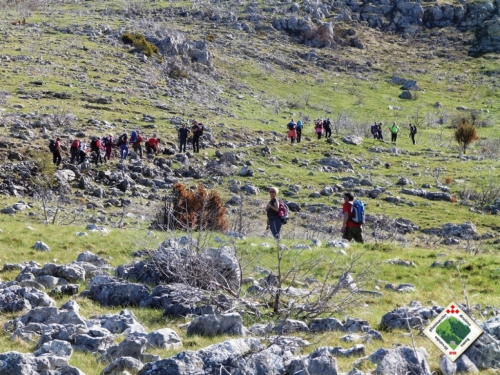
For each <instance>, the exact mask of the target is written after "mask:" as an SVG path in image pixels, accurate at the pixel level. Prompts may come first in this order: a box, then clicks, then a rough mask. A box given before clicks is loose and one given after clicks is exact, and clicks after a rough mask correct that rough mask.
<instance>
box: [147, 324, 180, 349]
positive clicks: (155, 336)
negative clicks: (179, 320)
mask: <svg viewBox="0 0 500 375" xmlns="http://www.w3.org/2000/svg"><path fill="white" fill-rule="evenodd" d="M146 339H147V341H148V346H149V347H153V348H160V349H177V348H180V347H182V340H181V338H180V337H179V335H178V334H177V332H175V331H174V330H173V329H170V328H162V329H157V330H156V331H153V332H151V333H149V334H148V335H147V336H146Z"/></svg>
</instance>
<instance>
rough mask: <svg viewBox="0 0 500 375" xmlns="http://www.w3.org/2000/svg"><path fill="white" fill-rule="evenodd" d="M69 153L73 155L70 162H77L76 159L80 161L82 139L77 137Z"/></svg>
mask: <svg viewBox="0 0 500 375" xmlns="http://www.w3.org/2000/svg"><path fill="white" fill-rule="evenodd" d="M69 153H70V155H71V159H70V163H71V164H75V161H78V160H79V156H80V140H79V139H78V138H75V139H74V140H73V143H71V147H70V148H69Z"/></svg>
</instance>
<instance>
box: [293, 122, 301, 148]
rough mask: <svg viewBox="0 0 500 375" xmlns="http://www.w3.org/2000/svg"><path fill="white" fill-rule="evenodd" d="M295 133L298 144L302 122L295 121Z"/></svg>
mask: <svg viewBox="0 0 500 375" xmlns="http://www.w3.org/2000/svg"><path fill="white" fill-rule="evenodd" d="M295 131H296V132H297V143H300V139H301V138H302V120H299V121H297V126H296V127H295Z"/></svg>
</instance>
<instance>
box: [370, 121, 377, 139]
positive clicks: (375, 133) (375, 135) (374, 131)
mask: <svg viewBox="0 0 500 375" xmlns="http://www.w3.org/2000/svg"><path fill="white" fill-rule="evenodd" d="M370 131H371V133H372V135H373V139H378V126H377V123H374V124H373V125H372V126H371V128H370Z"/></svg>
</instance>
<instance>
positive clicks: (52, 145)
mask: <svg viewBox="0 0 500 375" xmlns="http://www.w3.org/2000/svg"><path fill="white" fill-rule="evenodd" d="M49 150H50V152H52V153H54V152H56V141H54V140H53V139H51V140H50V143H49Z"/></svg>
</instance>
